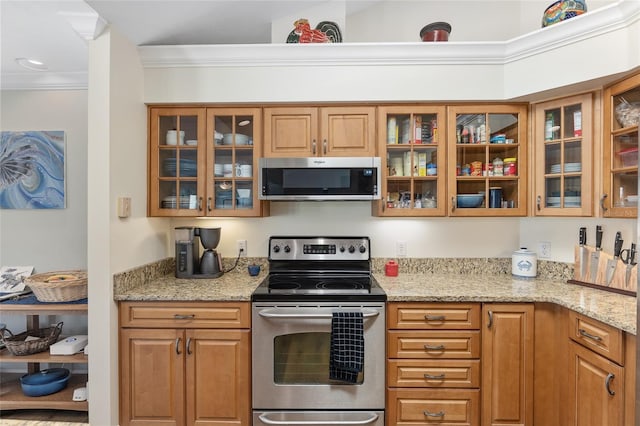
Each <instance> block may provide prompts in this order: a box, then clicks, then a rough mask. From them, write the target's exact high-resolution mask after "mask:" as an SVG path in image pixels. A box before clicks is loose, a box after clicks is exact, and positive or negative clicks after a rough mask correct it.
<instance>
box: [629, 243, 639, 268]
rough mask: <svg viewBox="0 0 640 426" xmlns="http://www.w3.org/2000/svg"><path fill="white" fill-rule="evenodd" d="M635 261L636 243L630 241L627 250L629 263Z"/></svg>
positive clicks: (632, 263)
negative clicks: (628, 249) (629, 246)
mask: <svg viewBox="0 0 640 426" xmlns="http://www.w3.org/2000/svg"><path fill="white" fill-rule="evenodd" d="M637 263H638V262H636V243H631V250H630V251H629V264H631V265H635V264H637Z"/></svg>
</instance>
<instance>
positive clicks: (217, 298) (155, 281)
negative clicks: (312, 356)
mask: <svg viewBox="0 0 640 426" xmlns="http://www.w3.org/2000/svg"><path fill="white" fill-rule="evenodd" d="M243 260H244V262H243V264H241V265H238V268H236V269H235V270H233V271H232V272H229V273H226V274H224V275H223V276H221V277H220V278H216V279H178V278H175V276H174V271H173V268H174V264H173V261H172V260H171V259H168V260H163V261H160V262H156V263H154V264H149V265H145V266H143V267H140V268H135V269H132V270H130V271H125V272H123V273H120V274H117V275H116V276H115V277H114V288H113V297H114V300H116V301H125V300H129V301H212V302H224V301H247V302H249V301H251V293H253V291H254V289H255V288H256V287H257V286H258V285H259V284H260V282H261V281H262V280H263V279H264V278H265V277H266V276H267V273H268V271H267V270H266V269H267V268H265V267H264V266H266V265H265V262H264V259H243ZM254 262H255V263H257V264H260V263H261V264H262V266H263V268H262V271H261V273H260V275H258V276H256V277H252V276H249V274H248V273H247V269H246V265H247V264H248V263H254ZM381 262H382V261H381ZM381 262H379V263H381ZM443 262H444V261H443ZM478 262H479V265H480V266H479V267H477V266H474V265H472V267H471V268H469V269H470V273H460V271H446V272H427V271H426V270H425V268H424V267H420V266H419V267H418V268H413V269H411V268H409V267H408V266H405V265H402V266H403V269H402V270H409V271H411V273H400V274H399V276H397V277H387V276H385V275H384V273H381V272H380V269H379V268H374V277H375V279H376V280H377V281H378V283H379V284H380V286H381V287H382V288H383V289H384V290H385V292H386V293H387V297H388V301H389V302H494V303H501V302H505V303H509V302H511V303H517V302H521V303H523V302H549V303H555V304H557V305H560V306H563V307H566V308H569V309H572V310H574V311H576V312H579V313H581V314H584V315H586V316H588V317H590V318H593V319H596V320H599V321H602V322H604V323H606V324H609V325H612V326H614V327H617V328H620V329H621V330H623V331H626V332H629V333H631V334H634V335H635V334H636V297H633V296H625V295H621V294H617V293H612V292H608V291H604V290H597V289H593V288H589V287H585V286H581V285H575V284H567V283H566V279H565V278H564V276H562V277H560V276H561V275H560V274H558V273H555V275H553V276H552V277H549V275H544V277H539V278H535V279H531V278H515V277H513V276H512V275H511V274H510V273H504V271H503V269H505V267H504V266H505V265H500V262H498V263H497V265H498V268H497V269H496V262H495V261H493V262H488V265H489V266H490V267H487V266H486V265H485V263H487V262H486V261H482V260H480V261H478ZM414 263H415V262H414ZM502 263H505V262H502ZM448 264H450V262H449V263H448ZM414 266H415V265H414ZM551 266H552V267H554V268H557V267H558V266H559V267H560V270H561V272H562V271H563V270H564V269H567V268H566V267H563V266H562V265H551ZM439 269H440V270H442V269H441V268H439ZM487 270H489V271H490V272H484V273H483V272H480V271H487ZM570 272H571V271H569V273H570ZM562 273H564V272H562Z"/></svg>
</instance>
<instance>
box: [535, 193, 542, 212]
mask: <svg viewBox="0 0 640 426" xmlns="http://www.w3.org/2000/svg"><path fill="white" fill-rule="evenodd" d="M541 203H542V197H541V196H539V195H538V196H537V197H536V207H537V208H538V211H540V209H541V206H540V204H541Z"/></svg>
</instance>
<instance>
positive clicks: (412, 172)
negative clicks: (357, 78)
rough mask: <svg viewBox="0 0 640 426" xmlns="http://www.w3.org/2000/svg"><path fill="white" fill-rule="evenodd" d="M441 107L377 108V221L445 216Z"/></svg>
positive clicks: (442, 109)
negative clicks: (379, 172) (379, 174)
mask: <svg viewBox="0 0 640 426" xmlns="http://www.w3.org/2000/svg"><path fill="white" fill-rule="evenodd" d="M444 117H445V108H444V107H443V106H421V105H406V106H381V107H379V108H378V135H379V142H378V147H379V150H378V152H379V153H380V157H381V161H382V190H381V194H382V199H381V200H380V201H379V202H377V203H373V214H375V215H378V216H396V217H398V216H399V217H401V216H444V215H445V214H446V210H445V205H446V198H445V195H446V194H445V176H446V160H445V158H446V157H445V155H446V150H445V147H446V139H445V118H444Z"/></svg>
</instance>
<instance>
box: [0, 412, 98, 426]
mask: <svg viewBox="0 0 640 426" xmlns="http://www.w3.org/2000/svg"><path fill="white" fill-rule="evenodd" d="M5 419H6V420H34V421H46V422H71V423H89V413H87V412H85V411H64V410H6V411H0V425H2V424H3V423H2V421H3V420H5ZM12 424H13V423H12ZM25 424H29V423H25Z"/></svg>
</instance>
